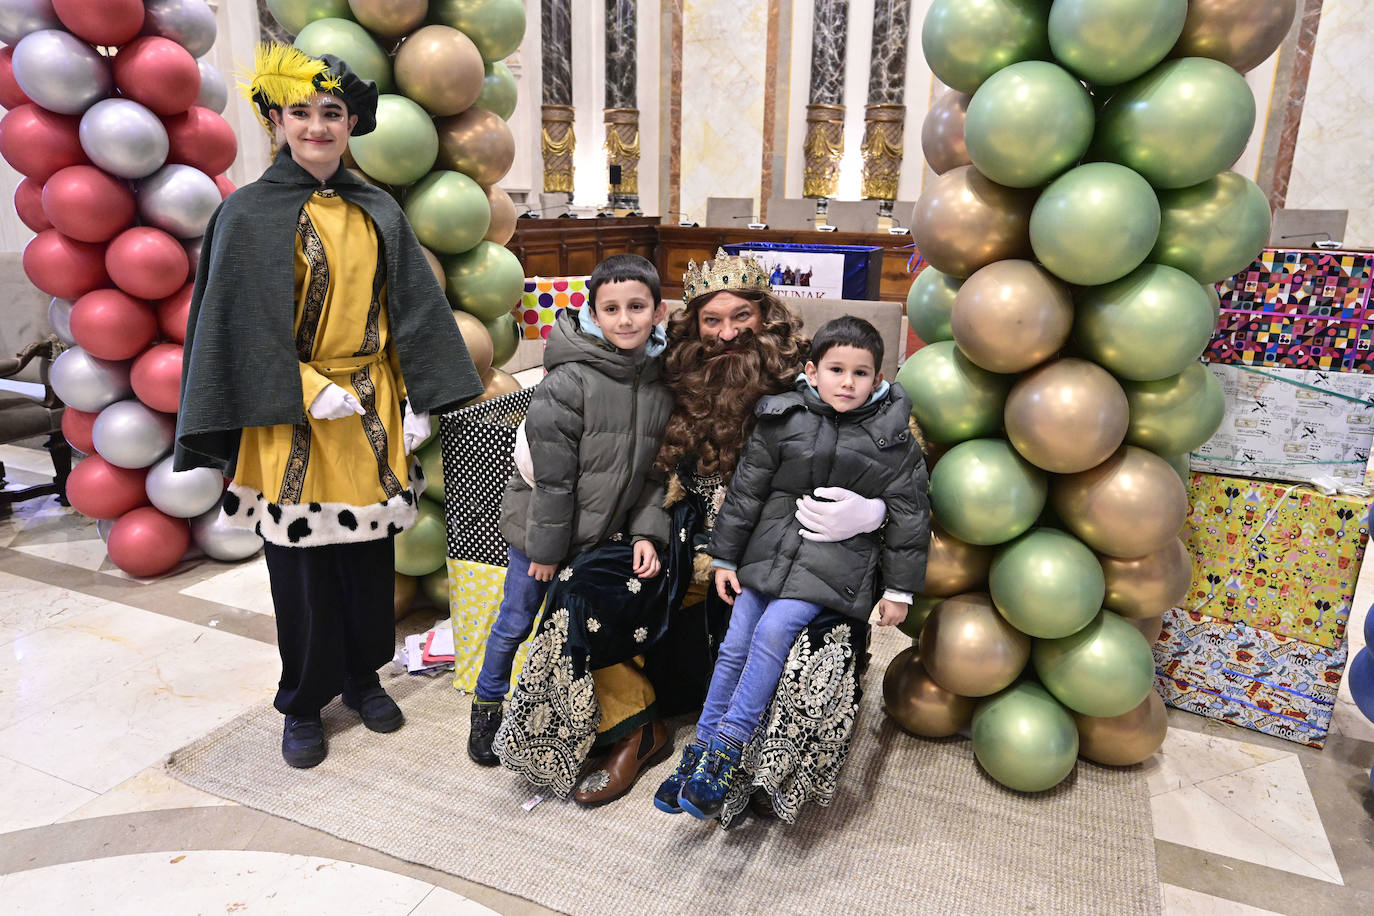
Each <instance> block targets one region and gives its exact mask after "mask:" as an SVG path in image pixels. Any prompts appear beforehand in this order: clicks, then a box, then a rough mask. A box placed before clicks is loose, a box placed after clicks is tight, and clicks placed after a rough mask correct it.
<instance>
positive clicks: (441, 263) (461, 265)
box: [267, 0, 525, 614]
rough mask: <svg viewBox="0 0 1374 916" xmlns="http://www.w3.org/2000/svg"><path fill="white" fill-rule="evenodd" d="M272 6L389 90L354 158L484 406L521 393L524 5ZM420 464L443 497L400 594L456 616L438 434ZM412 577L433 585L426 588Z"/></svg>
mask: <svg viewBox="0 0 1374 916" xmlns="http://www.w3.org/2000/svg"><path fill="white" fill-rule="evenodd" d="M267 8H268V9H269V10H270V11H271V12H272V15H273V16H274V17H275V18H276V20H277V22H278V23H279V24H280V25H281V26H282V28H284V29H286V30H287V31H288V32H290V33H291V34H293V35H295V36H296V39H295V44H296V47H298V48H300V49H302V50H303V51H305V52H307V53H309V54H325V53H329V54H335V55H337V56H339V57H341V58H343V59H344V60H346V61H348V63H349V64H350V65H351V66H352V67H353V68H354V69H355V70H357V71H358V73H359V74H361V75H362V76H364V77H366V78H368V79H372V80H376V81H377V87H378V89H379V90H380V91H381V93H382V95H381V98H380V100H379V101H378V105H377V129H376V130H375V131H373V132H372V133H370V134H367V135H366V136H362V137H354V138H353V139H352V140H350V141H349V152H350V154H351V156H352V159H353V162H354V163H355V164H356V165H357V168H358V170H359V171H360V172H361V174H362V176H363V177H364V178H366V179H367V180H368V181H370V182H372V183H373V184H376V185H378V186H380V187H383V188H385V189H387V190H388V191H390V192H391V193H392V194H393V195H395V196H396V198H397V199H398V200H399V201H401V203H402V205H403V206H404V207H405V212H406V216H407V217H408V218H409V220H410V225H411V226H412V228H414V230H415V235H416V237H417V238H418V239H419V240H420V244H421V245H423V246H424V247H425V249H426V251H427V253H428V255H429V256H430V264H431V266H433V267H434V268H435V273H436V276H437V277H438V278H439V282H440V283H442V284H443V286H444V289H445V291H446V292H447V294H448V298H449V302H450V304H451V305H452V306H453V309H454V312H453V317H454V320H455V321H457V322H458V330H459V331H460V332H461V333H462V335H463V340H464V342H465V343H466V344H467V347H468V352H469V353H470V354H471V355H472V358H473V361H474V362H475V363H476V364H477V370H478V372H479V373H481V375H482V379H483V381H484V382H485V383H486V392H485V393H484V394H483V395H482V397H483V398H488V397H495V396H497V395H500V394H505V393H507V392H509V391H512V390H515V389H517V388H518V387H519V385H518V384H517V383H516V382H515V381H514V379H512V378H511V376H510V375H509V374H507V373H505V372H502V371H501V370H500V369H499V368H497V367H498V366H500V365H501V364H502V363H504V362H505V361H506V360H508V359H510V357H511V356H512V355H513V352H514V348H513V347H506V346H499V345H498V341H502V342H504V341H506V340H508V339H510V340H513V339H514V337H515V334H516V327H515V317H514V315H513V314H512V309H513V308H514V307H515V305H516V304H517V303H518V302H519V300H520V296H521V294H522V293H523V292H524V279H525V273H524V270H523V268H522V267H521V266H520V262H519V260H517V259H516V257H515V255H514V254H512V253H511V252H510V251H509V250H508V249H507V248H506V247H505V245H506V242H508V241H510V238H511V236H512V235H513V234H514V232H515V205H514V204H513V203H512V202H511V199H510V197H509V196H508V195H507V194H506V192H505V191H503V190H501V189H500V188H498V187H497V186H496V183H497V182H498V181H500V180H501V178H502V177H503V176H505V174H506V172H507V171H509V169H510V167H511V163H512V162H513V161H514V159H515V140H514V138H513V137H512V135H511V131H510V127H508V126H507V124H506V119H507V118H509V117H510V116H511V115H512V114H513V113H514V111H515V78H514V77H513V76H512V75H511V72H510V69H509V68H507V67H506V65H505V64H503V63H502V62H501V61H502V59H503V58H505V57H507V56H509V55H510V54H511V53H513V52H514V51H515V50H516V49H517V48H518V47H519V46H520V41H521V39H522V38H523V37H524V34H525V10H524V4H522V3H521V0H267ZM436 425H437V424H436ZM418 455H419V458H420V461H421V463H422V465H423V467H424V470H425V477H426V479H427V480H428V481H429V486H428V488H427V489H426V491H425V496H427V497H429V498H428V499H424V500H422V501H421V503H420V519H419V521H418V522H417V523H416V525H415V526H414V527H413V528H411V529H409V530H408V531H406V532H404V533H403V534H401V535H399V536H397V538H396V573H397V580H398V583H399V585H398V589H397V595H398V596H401V595H405V596H411V597H412V598H413V597H414V596H416V595H417V594H418V595H421V596H424V597H425V598H426V600H429V601H431V602H433V603H434V604H436V605H437V606H439V607H441V608H443V609H445V610H446V609H447V607H448V586H447V575H448V573H447V570H446V564H445V554H446V552H447V551H446V549H445V531H444V518H443V511H442V505H443V494H444V486H443V469H442V466H441V462H440V458H439V441H438V437H437V436H436V437H434V438H432V439H431V440H430V441H429V442H428V443H427V444H425V445H424V446H422V447H421V449H420V450H419V453H418ZM412 577H416V578H419V579H420V582H419V583H418V585H419V587H418V588H417V587H416V586H417V583H415V582H413V581H412ZM399 601H400V599H399V598H398V602H399ZM406 603H407V604H408V602H406ZM402 611H403V608H402V607H400V604H399V603H398V606H397V613H398V614H400V613H401V612H402Z"/></svg>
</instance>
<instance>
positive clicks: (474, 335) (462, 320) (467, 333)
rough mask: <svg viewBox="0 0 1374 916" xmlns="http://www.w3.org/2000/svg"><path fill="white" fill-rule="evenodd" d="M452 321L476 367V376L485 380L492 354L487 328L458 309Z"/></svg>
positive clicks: (479, 320)
mask: <svg viewBox="0 0 1374 916" xmlns="http://www.w3.org/2000/svg"><path fill="white" fill-rule="evenodd" d="M453 320H454V321H456V322H458V333H459V334H461V335H463V343H464V344H465V345H466V346H467V348H468V356H470V357H472V364H473V365H474V366H476V367H477V374H478V375H480V376H482V378H484V379H485V378H486V375H487V371H488V370H490V369H491V359H492V355H493V353H494V348H493V346H492V342H491V334H490V333H489V332H488V331H487V326H486V325H484V324H483V323H482V320H481V319H480V318H478V317H477V316H476V315H470V314H468V313H467V312H464V311H461V310H459V309H454V310H453Z"/></svg>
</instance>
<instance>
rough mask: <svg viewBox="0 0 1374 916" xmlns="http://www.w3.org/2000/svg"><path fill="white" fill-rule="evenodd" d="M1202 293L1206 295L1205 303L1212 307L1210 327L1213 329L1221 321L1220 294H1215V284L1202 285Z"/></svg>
mask: <svg viewBox="0 0 1374 916" xmlns="http://www.w3.org/2000/svg"><path fill="white" fill-rule="evenodd" d="M1202 291H1203V292H1204V293H1206V294H1207V302H1208V303H1209V304H1210V305H1211V306H1212V327H1213V328H1215V327H1216V326H1217V324H1218V323H1219V322H1220V321H1221V294H1220V293H1218V292H1217V286H1216V284H1215V283H1204V284H1202Z"/></svg>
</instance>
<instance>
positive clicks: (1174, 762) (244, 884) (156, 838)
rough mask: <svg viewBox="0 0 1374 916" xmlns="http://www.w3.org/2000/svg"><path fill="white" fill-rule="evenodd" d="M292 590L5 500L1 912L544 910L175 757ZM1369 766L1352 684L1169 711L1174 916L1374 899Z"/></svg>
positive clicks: (0, 635) (262, 644) (230, 703)
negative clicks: (1253, 722) (112, 551)
mask: <svg viewBox="0 0 1374 916" xmlns="http://www.w3.org/2000/svg"><path fill="white" fill-rule="evenodd" d="M0 461H3V463H4V465H5V467H6V469H7V470H8V471H9V472H10V474H9V476H10V478H11V480H16V481H19V482H28V481H31V480H37V479H39V478H40V477H42V476H43V475H44V474H45V473H46V474H50V473H51V471H50V466H49V465H48V464H47V456H46V453H44V452H40V451H34V450H30V449H24V448H17V447H14V446H0ZM1370 569H1371V571H1372V572H1371V574H1370V575H1369V576H1367V577H1366V579H1367V580H1368V581H1365V580H1363V579H1362V581H1361V587H1360V594H1359V595H1358V596H1357V600H1356V607H1357V608H1367V607H1368V606H1369V604H1370V602H1371V600H1374V564H1370ZM270 607H271V605H270V602H269V600H268V597H267V577H266V571H265V569H264V567H263V563H262V561H261V559H260V558H259V559H257V560H251V561H248V562H245V563H242V564H237V565H232V564H223V563H217V562H214V561H209V560H204V559H201V560H187V561H184V562H183V563H182V565H181V566H179V567H178V568H177V569H175V570H173V572H172V573H171V574H169V575H167V576H165V577H163V578H161V579H158V580H153V581H142V580H136V579H132V578H130V577H128V576H126V575H124V574H123V573H121V572H119V570H117V569H115V568H114V567H113V566H112V565H111V564H110V563H109V561H108V559H107V558H106V557H105V551H104V545H103V544H102V542H101V541H100V539H99V537H98V535H97V534H96V531H95V526H94V524H93V523H92V522H90V521H89V520H87V519H84V518H82V517H81V516H79V515H77V514H76V513H74V512H72V511H70V510H67V509H63V508H62V507H60V506H58V505H57V503H56V500H55V499H52V498H49V499H44V500H33V501H30V502H27V503H22V504H20V505H19V506H18V507H16V511H15V512H14V513H13V514H12V515H10V516H6V517H0V651H2V652H3V654H4V658H5V661H4V663H3V665H0V786H3V787H4V791H3V792H0V914H12V913H13V914H19V913H23V914H29V913H39V912H51V911H56V912H63V913H68V914H74V913H101V914H104V913H126V912H127V913H140V914H144V913H159V914H161V913H192V912H211V911H223V912H234V913H251V912H260V913H273V914H275V913H295V912H300V913H318V912H322V911H326V910H334V911H338V912H345V913H367V914H373V913H375V914H439V913H459V914H463V913H480V912H491V911H495V912H498V913H531V912H544V911H543V910H541V909H540V908H539V907H537V906H535V905H533V904H531V903H529V902H528V901H525V900H522V899H520V898H518V897H515V896H512V895H509V894H505V893H502V892H500V891H497V890H494V889H492V888H488V887H485V886H483V885H481V884H479V883H474V882H470V881H466V880H463V879H461V878H456V877H454V876H452V875H448V874H445V873H442V872H437V871H434V870H431V869H427V868H423V867H419V866H416V865H412V864H410V863H407V862H403V861H400V860H398V859H394V858H391V857H389V856H386V855H384V854H382V853H379V852H377V851H375V850H372V849H369V848H367V847H364V846H358V845H355V844H352V843H346V842H344V841H341V840H338V839H336V838H334V837H331V836H329V835H327V834H325V833H322V832H319V831H315V830H312V829H309V828H306V827H303V826H301V825H299V824H296V823H294V822H291V821H286V820H283V819H280V818H275V817H271V816H269V815H266V814H263V813H261V812H257V811H254V810H252V809H248V808H244V807H241V806H238V805H234V804H232V803H228V802H225V801H223V800H222V799H218V798H215V797H213V796H210V795H206V794H204V793H202V792H199V791H196V790H194V789H191V788H189V787H187V786H184V785H182V784H181V783H179V782H177V781H175V780H173V779H172V778H170V777H169V776H167V775H166V774H165V773H164V772H163V769H162V766H161V764H162V761H164V760H165V759H166V757H167V755H168V754H169V753H171V752H173V751H175V750H176V749H177V748H179V747H181V746H183V745H184V744H186V743H188V742H189V741H191V740H193V739H195V738H197V737H199V736H200V735H202V734H204V733H206V732H208V731H209V730H211V729H212V728H214V727H215V726H217V725H219V724H220V723H222V722H224V721H227V720H229V719H231V718H233V717H234V716H236V715H238V714H239V713H241V712H243V711H244V710H245V709H247V708H248V707H250V706H252V705H254V704H257V703H260V702H263V701H265V700H267V699H268V698H270V696H271V694H272V690H273V685H274V682H275V679H276V675H277V659H276V650H275V648H274V645H273V641H274V629H273V625H272V618H271V611H270ZM434 614H435V612H434V611H432V610H429V611H417V612H416V613H415V614H412V615H411V617H409V618H407V619H406V620H405V621H403V626H405V627H408V628H414V629H417V630H418V629H423V628H426V627H427V626H428V625H430V623H432V620H433V618H434ZM1348 632H1349V633H1350V634H1351V636H1352V640H1353V641H1356V642H1358V639H1359V633H1360V626H1359V621H1358V620H1355V621H1352V624H1351V626H1350V627H1349V630H1348ZM1353 648H1354V647H1353V646H1352V651H1353ZM1371 765H1374V724H1371V723H1369V722H1367V721H1365V720H1364V719H1363V718H1362V717H1361V716H1360V713H1359V711H1358V710H1357V709H1356V708H1355V706H1354V705H1353V703H1351V702H1350V700H1349V695H1348V693H1346V694H1344V695H1343V699H1342V702H1341V703H1340V704H1339V705H1338V707H1337V711H1336V718H1335V727H1334V730H1333V735H1332V737H1331V739H1330V741H1329V742H1328V744H1327V746H1326V748H1325V750H1322V751H1317V750H1313V749H1310V748H1306V747H1300V746H1297V745H1293V744H1289V743H1286V742H1283V741H1280V740H1277V739H1273V738H1269V737H1267V736H1264V735H1259V734H1256V733H1254V732H1249V731H1243V730H1240V729H1237V728H1234V727H1232V726H1228V725H1223V724H1221V723H1218V722H1214V721H1211V720H1207V719H1202V718H1199V717H1196V716H1192V715H1189V714H1186V713H1180V712H1177V711H1174V710H1171V711H1170V729H1169V734H1168V738H1167V739H1166V741H1165V744H1164V746H1163V748H1161V750H1160V751H1159V752H1158V753H1157V754H1156V755H1155V756H1154V758H1153V759H1152V760H1151V761H1150V762H1148V763H1147V764H1146V765H1145V766H1146V769H1147V775H1148V780H1149V786H1150V793H1151V796H1152V809H1153V814H1154V829H1155V841H1156V850H1157V853H1158V861H1159V880H1160V883H1161V888H1162V891H1163V895H1162V896H1163V901H1164V912H1165V913H1167V914H1171V916H1175V914H1177V916H1182V914H1209V916H1227V914H1237V916H1239V914H1262V913H1283V914H1293V916H1297V914H1302V916H1308V914H1325V913H1331V914H1337V913H1339V914H1356V913H1374V793H1371V790H1370V783H1369V770H1370V767H1371ZM1110 911H1111V910H1110V904H1109V903H1106V902H1104V905H1103V909H1102V912H1104V913H1108V912H1110Z"/></svg>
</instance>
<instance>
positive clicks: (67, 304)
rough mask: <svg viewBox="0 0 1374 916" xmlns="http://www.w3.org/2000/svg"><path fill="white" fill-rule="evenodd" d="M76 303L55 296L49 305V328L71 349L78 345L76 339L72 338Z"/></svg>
mask: <svg viewBox="0 0 1374 916" xmlns="http://www.w3.org/2000/svg"><path fill="white" fill-rule="evenodd" d="M73 305H76V302H75V301H74V300H72V299H59V298H57V297H56V296H53V299H52V301H51V302H49V303H48V327H50V328H52V332H53V333H54V334H56V335H57V339H58V340H60V341H62V342H63V343H64V344H66V345H67V346H69V347H72V346H75V345H76V338H74V337H72V306H73Z"/></svg>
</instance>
